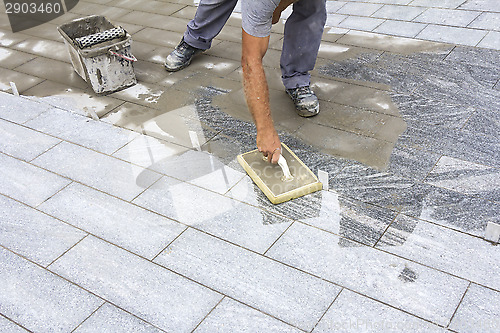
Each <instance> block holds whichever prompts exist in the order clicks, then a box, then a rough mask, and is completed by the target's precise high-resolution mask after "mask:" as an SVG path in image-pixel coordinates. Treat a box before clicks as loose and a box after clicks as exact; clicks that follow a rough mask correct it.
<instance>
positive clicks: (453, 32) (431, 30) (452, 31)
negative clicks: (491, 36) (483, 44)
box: [416, 24, 487, 46]
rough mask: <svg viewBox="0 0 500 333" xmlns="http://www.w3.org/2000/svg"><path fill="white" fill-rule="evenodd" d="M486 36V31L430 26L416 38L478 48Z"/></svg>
mask: <svg viewBox="0 0 500 333" xmlns="http://www.w3.org/2000/svg"><path fill="white" fill-rule="evenodd" d="M486 34H487V32H486V31H484V30H475V29H468V28H457V27H451V26H444V25H434V24H429V25H428V26H427V27H425V28H424V30H422V31H421V32H420V33H419V34H418V35H417V36H416V37H417V38H422V39H427V40H432V41H436V42H444V43H455V44H459V45H468V46H476V45H477V44H478V43H479V42H480V41H481V40H482V39H483V38H484V36H486Z"/></svg>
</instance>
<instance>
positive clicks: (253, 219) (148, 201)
mask: <svg viewBox="0 0 500 333" xmlns="http://www.w3.org/2000/svg"><path fill="white" fill-rule="evenodd" d="M134 203H136V204H138V205H140V206H142V207H145V208H147V209H150V210H153V211H155V212H157V213H159V214H162V215H165V216H167V217H169V218H172V219H174V220H177V221H179V222H181V223H184V224H188V225H191V226H193V227H196V228H198V229H201V230H203V231H206V232H208V233H210V234H212V235H214V236H217V237H221V238H223V239H226V240H228V241H230V242H232V243H235V244H238V245H240V246H243V247H245V248H248V249H251V250H254V251H257V252H260V253H263V252H265V251H266V250H267V249H268V248H269V247H270V246H271V245H272V243H273V242H274V241H275V240H276V239H277V238H278V237H279V236H280V235H281V234H282V233H283V231H285V229H286V228H287V227H288V226H289V225H290V224H291V222H292V221H291V220H289V219H287V218H285V217H282V216H276V215H274V214H270V213H268V212H266V211H263V210H260V209H258V208H256V207H253V206H250V205H247V204H244V203H241V202H239V201H236V200H232V199H230V198H227V197H224V196H221V195H219V194H216V193H213V192H210V191H207V190H205V189H202V188H199V187H197V186H193V185H190V184H188V183H183V182H180V181H178V180H175V179H173V178H170V177H163V178H162V179H161V180H160V181H158V182H157V183H155V184H154V185H153V186H152V187H151V188H149V189H148V190H146V191H145V192H144V193H142V194H141V195H140V196H139V197H137V198H136V199H135V200H134Z"/></svg>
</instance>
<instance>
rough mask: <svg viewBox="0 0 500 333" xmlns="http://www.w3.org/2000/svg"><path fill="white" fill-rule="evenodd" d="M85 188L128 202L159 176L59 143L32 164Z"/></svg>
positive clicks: (74, 146)
mask: <svg viewBox="0 0 500 333" xmlns="http://www.w3.org/2000/svg"><path fill="white" fill-rule="evenodd" d="M33 163H34V164H36V165H39V166H41V167H43V168H46V169H49V170H52V171H54V172H57V173H60V174H62V175H64V176H65V177H68V178H71V179H73V180H76V181H78V182H81V183H84V184H85V185H89V186H92V187H94V188H96V189H98V190H101V191H104V192H107V193H109V194H112V195H115V196H117V197H119V198H122V199H124V200H132V199H133V198H135V197H136V196H137V195H139V193H141V192H142V191H144V189H145V188H147V187H149V186H150V185H151V184H153V183H154V182H155V181H156V180H158V179H159V178H160V177H161V176H160V175H159V174H157V173H155V172H152V171H150V170H147V169H144V168H142V167H139V166H134V165H131V164H129V163H126V162H123V161H120V160H118V159H116V158H114V157H111V156H107V155H104V154H101V153H98V152H96V151H93V150H90V149H87V148H83V147H80V146H77V145H74V144H71V143H67V142H63V143H61V144H60V145H58V146H57V147H55V148H53V149H51V150H50V151H48V152H47V153H45V154H43V155H41V156H39V157H38V158H36V159H35V160H34V161H33Z"/></svg>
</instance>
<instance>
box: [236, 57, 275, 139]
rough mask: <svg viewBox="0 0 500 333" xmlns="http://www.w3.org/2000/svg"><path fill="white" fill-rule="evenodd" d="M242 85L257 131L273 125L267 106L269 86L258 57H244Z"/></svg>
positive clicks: (269, 109)
mask: <svg viewBox="0 0 500 333" xmlns="http://www.w3.org/2000/svg"><path fill="white" fill-rule="evenodd" d="M242 65H243V87H244V89H245V97H246V101H247V105H248V108H249V110H250V113H251V114H252V117H253V119H254V122H255V126H256V127H257V131H260V130H266V129H267V128H269V127H272V126H273V119H272V117H271V108H270V106H269V88H268V86H267V80H266V75H265V73H264V67H263V66H262V62H261V61H260V62H259V61H258V59H244V61H243V64H242Z"/></svg>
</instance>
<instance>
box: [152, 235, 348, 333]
mask: <svg viewBox="0 0 500 333" xmlns="http://www.w3.org/2000/svg"><path fill="white" fill-rule="evenodd" d="M155 261H156V262H158V263H159V264H161V265H164V266H166V267H168V268H170V269H173V270H175V271H177V272H179V273H181V274H184V275H187V276H189V277H191V278H192V279H194V280H196V281H198V282H200V283H203V284H204V285H207V286H210V287H212V288H215V289H216V290H218V291H220V292H222V293H224V294H227V295H228V296H230V297H232V298H235V299H236V300H238V301H241V302H243V303H245V304H248V305H250V306H252V307H254V308H256V309H258V310H261V311H262V312H264V313H267V314H269V315H272V316H274V317H277V318H279V319H281V320H284V321H286V322H288V323H290V324H293V325H297V326H298V327H299V328H302V329H306V330H310V329H312V328H313V327H314V325H315V323H316V322H317V320H319V318H320V316H321V315H322V314H323V313H324V312H325V311H326V309H327V307H328V306H329V305H330V303H331V302H332V301H333V299H334V298H335V296H336V295H337V294H338V292H339V291H340V288H339V287H337V286H334V285H333V284H330V283H328V282H325V281H323V280H320V279H318V278H315V277H312V276H310V275H307V274H305V273H302V272H300V271H298V270H295V269H292V268H290V267H287V266H284V265H282V264H279V263H277V262H274V261H272V260H269V259H267V258H265V257H262V256H260V255H257V254H254V253H251V252H248V251H243V250H242V249H241V248H238V247H235V246H233V245H230V244H228V243H226V242H224V241H221V240H218V239H215V238H213V237H210V236H208V235H205V234H203V233H200V232H198V231H195V230H192V229H190V230H188V231H186V232H185V233H184V234H182V235H181V237H179V238H178V239H177V240H176V241H175V242H174V243H173V244H172V245H171V246H169V248H167V249H166V250H165V252H164V253H162V254H161V255H160V256H159V257H158V258H157V259H155ZM221 272H224V273H223V274H221ZM284 280H286V281H288V283H286V284H283V283H282V281H284Z"/></svg>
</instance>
